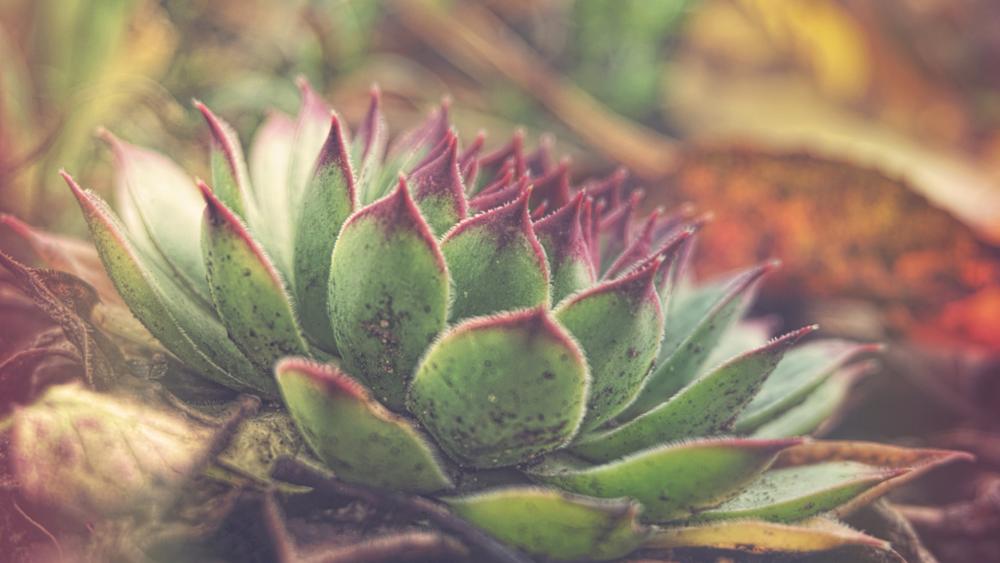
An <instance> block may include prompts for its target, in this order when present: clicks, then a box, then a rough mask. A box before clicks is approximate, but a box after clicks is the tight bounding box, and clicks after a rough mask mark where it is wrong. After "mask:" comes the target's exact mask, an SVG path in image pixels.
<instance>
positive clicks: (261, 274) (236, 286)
mask: <svg viewBox="0 0 1000 563" xmlns="http://www.w3.org/2000/svg"><path fill="white" fill-rule="evenodd" d="M199 187H200V188H201V191H202V195H203V196H204V198H205V203H206V208H205V217H204V224H203V227H202V247H203V249H204V255H205V265H206V267H207V270H208V281H209V286H210V288H211V290H212V301H213V302H214V303H215V309H216V311H217V312H218V314H219V317H220V318H221V319H222V322H223V324H225V326H226V329H227V331H228V332H229V336H230V337H231V338H232V339H233V341H234V342H235V343H236V345H237V346H238V347H239V348H240V350H242V351H243V353H244V354H246V356H247V358H249V359H250V361H251V362H252V363H253V364H254V365H255V366H257V374H258V376H257V377H258V378H260V379H270V374H271V373H272V371H271V370H272V369H273V366H274V362H276V361H277V360H278V359H279V358H281V357H283V356H288V355H301V354H305V353H306V350H307V347H306V343H305V341H304V340H303V339H302V333H301V331H300V330H299V326H298V322H297V321H296V320H295V313H294V311H293V310H292V304H291V301H290V298H289V296H288V293H287V292H286V290H285V286H284V282H283V281H282V280H281V276H280V274H278V271H277V269H275V267H274V265H273V264H272V263H271V260H270V259H269V258H268V257H267V256H266V255H265V254H264V251H263V249H261V247H260V245H259V244H258V243H257V242H256V241H254V239H253V238H252V237H251V236H250V233H249V232H247V229H246V227H245V226H244V225H243V223H242V222H241V221H240V220H239V218H237V217H236V215H234V214H233V212H232V211H230V210H229V209H228V208H227V207H226V206H225V205H224V204H223V203H222V202H221V201H220V200H219V199H218V198H216V197H215V194H214V193H212V190H211V189H210V188H209V187H208V186H206V185H205V184H204V183H202V184H199Z"/></svg>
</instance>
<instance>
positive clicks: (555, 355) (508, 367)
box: [407, 308, 589, 468]
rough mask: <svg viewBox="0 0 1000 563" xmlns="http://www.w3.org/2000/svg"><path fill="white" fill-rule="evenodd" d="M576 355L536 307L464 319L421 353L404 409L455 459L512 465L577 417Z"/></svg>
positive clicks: (570, 428) (558, 438) (581, 393)
mask: <svg viewBox="0 0 1000 563" xmlns="http://www.w3.org/2000/svg"><path fill="white" fill-rule="evenodd" d="M588 380H589V375H588V373H587V365H586V361H585V360H584V358H583V353H582V352H581V351H580V349H579V347H578V346H577V345H576V343H574V342H573V340H572V339H571V338H570V336H569V335H568V334H567V333H566V331H565V329H564V328H562V327H561V326H559V325H558V324H557V323H556V322H555V321H554V320H553V319H552V318H551V317H550V316H549V314H548V312H547V311H545V310H544V309H543V308H539V309H533V310H525V311H517V312H513V313H507V314H505V315H499V316H496V317H480V318H474V319H470V320H468V321H466V322H464V323H462V324H460V325H458V326H457V327H454V328H453V329H451V330H449V331H448V332H446V333H445V334H444V335H443V336H442V337H441V338H440V339H439V340H438V341H437V342H436V343H434V345H433V346H432V347H431V349H430V350H429V351H428V352H427V354H426V355H425V356H424V358H423V359H422V360H421V363H420V366H419V367H418V368H417V372H416V375H415V376H414V378H413V381H412V383H411V384H410V392H409V396H408V398H407V407H408V409H409V411H410V412H412V413H413V414H414V415H415V416H416V417H417V418H418V419H420V421H421V422H422V423H423V424H424V426H425V427H426V428H427V429H428V431H429V432H430V433H431V434H432V435H433V436H434V437H435V438H436V439H437V441H438V443H439V444H440V445H441V447H442V449H444V451H445V452H446V453H447V454H448V455H449V456H451V457H452V458H453V459H455V460H456V461H458V462H459V463H460V464H462V465H467V466H472V467H481V468H484V467H500V466H505V465H513V464H517V463H520V462H523V461H526V460H528V459H531V458H532V457H534V456H537V455H539V454H542V453H546V452H549V451H552V450H554V449H556V448H558V447H560V446H563V445H565V444H566V442H567V441H568V440H569V439H570V438H572V437H573V435H574V434H575V433H576V431H577V428H578V427H579V425H580V421H581V420H582V419H583V414H584V410H585V405H586V401H587V386H588Z"/></svg>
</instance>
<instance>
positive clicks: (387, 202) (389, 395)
mask: <svg viewBox="0 0 1000 563" xmlns="http://www.w3.org/2000/svg"><path fill="white" fill-rule="evenodd" d="M448 279H449V278H448V268H447V267H446V266H445V262H444V257H443V256H442V255H441V251H440V249H439V248H438V245H437V242H436V241H435V240H434V235H433V234H432V233H431V231H430V229H429V227H428V226H427V223H426V222H424V219H423V217H422V216H421V215H420V211H419V210H418V209H417V207H416V205H415V204H414V202H413V200H412V199H411V198H410V193H409V190H408V189H407V185H406V182H405V181H404V180H403V179H402V178H400V180H399V187H398V188H397V189H396V191H394V192H393V193H392V194H390V195H388V196H386V197H385V198H383V199H381V200H379V201H376V202H375V203H373V204H371V205H369V206H367V207H365V208H362V209H361V210H359V211H358V212H357V213H355V214H354V215H352V216H351V217H350V219H348V220H347V223H345V225H344V228H343V230H342V231H341V234H340V237H339V238H338V239H337V245H336V247H335V248H334V250H333V265H332V267H331V269H330V284H329V305H330V319H331V322H332V325H333V333H334V335H335V337H336V339H337V348H338V350H339V351H340V354H341V356H342V358H343V363H344V367H345V368H346V369H347V370H348V371H349V372H351V373H353V374H356V375H357V376H358V377H359V378H361V379H362V380H363V381H364V382H365V383H367V384H368V385H369V386H370V387H371V388H372V390H373V391H374V393H375V395H376V396H378V397H379V399H380V400H382V401H385V402H386V403H387V404H388V405H389V406H391V407H393V408H398V407H401V406H402V405H403V400H404V398H405V395H406V386H407V384H408V383H409V380H410V377H411V375H412V373H413V369H414V368H415V367H416V365H417V361H418V360H419V359H420V356H421V355H422V354H423V352H424V351H425V350H426V349H427V347H428V346H429V345H430V344H431V342H433V341H434V338H435V337H436V336H437V335H438V334H439V333H440V332H441V331H442V330H443V329H444V327H445V322H446V319H447V316H448V300H449V284H448Z"/></svg>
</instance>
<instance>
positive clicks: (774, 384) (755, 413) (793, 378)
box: [733, 340, 880, 433]
mask: <svg viewBox="0 0 1000 563" xmlns="http://www.w3.org/2000/svg"><path fill="white" fill-rule="evenodd" d="M879 349H880V346H879V345H877V344H875V345H867V344H858V343H855V342H848V341H844V340H818V341H816V342H809V343H807V344H804V345H803V346H800V347H798V348H796V349H794V350H791V351H790V352H788V354H787V355H786V356H785V357H784V358H783V359H782V360H781V363H779V364H778V366H777V367H775V368H774V373H772V374H771V377H770V378H768V380H767V381H766V382H764V385H763V386H761V388H760V392H759V393H758V394H757V396H756V397H754V399H753V401H751V402H750V404H749V405H747V408H746V410H744V411H743V413H742V414H740V417H739V418H738V419H736V423H735V424H734V426H733V429H734V430H735V431H737V432H741V433H745V432H751V431H753V430H754V429H755V428H757V427H758V426H760V425H761V424H763V423H765V422H767V421H769V420H771V419H773V418H775V417H776V416H778V415H779V414H781V413H782V412H784V411H786V410H788V409H789V408H791V407H792V406H793V405H795V404H796V403H799V402H801V401H802V400H803V399H804V398H805V397H806V396H807V395H808V394H809V393H810V392H812V391H813V390H814V389H816V388H817V387H818V386H819V385H821V384H822V383H823V382H824V381H826V379H827V378H828V377H830V375H831V374H833V373H834V372H835V371H836V370H837V369H839V368H840V367H842V366H843V365H844V364H846V363H847V362H849V361H851V360H852V359H854V358H856V357H857V356H859V355H861V354H865V353H871V352H877V351H878V350H879Z"/></svg>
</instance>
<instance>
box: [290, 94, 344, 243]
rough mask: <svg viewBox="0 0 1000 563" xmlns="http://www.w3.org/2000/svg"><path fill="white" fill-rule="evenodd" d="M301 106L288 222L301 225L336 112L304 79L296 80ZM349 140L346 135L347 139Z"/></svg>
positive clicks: (292, 156) (292, 160)
mask: <svg viewBox="0 0 1000 563" xmlns="http://www.w3.org/2000/svg"><path fill="white" fill-rule="evenodd" d="M296 83H297V84H298V87H299V92H300V93H301V96H302V102H301V105H300V106H299V114H298V115H297V116H296V118H295V132H294V134H293V137H292V146H291V153H290V155H289V165H288V195H287V197H288V206H289V208H288V209H289V214H288V215H287V216H286V220H288V221H291V222H292V224H293V225H294V224H297V222H298V212H299V210H300V209H301V208H302V197H303V193H304V192H305V190H306V187H307V186H308V185H309V182H310V179H311V178H312V177H313V175H314V172H315V171H316V158H317V157H318V156H319V154H320V149H321V148H322V147H323V143H324V141H326V139H327V137H328V134H329V132H330V117H331V114H332V113H333V111H332V110H331V109H330V106H328V105H327V104H326V102H324V101H323V100H322V99H321V98H320V97H319V95H317V94H316V92H315V91H314V90H313V89H312V87H311V86H310V85H309V83H308V82H307V81H306V80H305V78H301V77H300V78H299V79H297V80H296ZM345 137H346V135H345Z"/></svg>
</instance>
